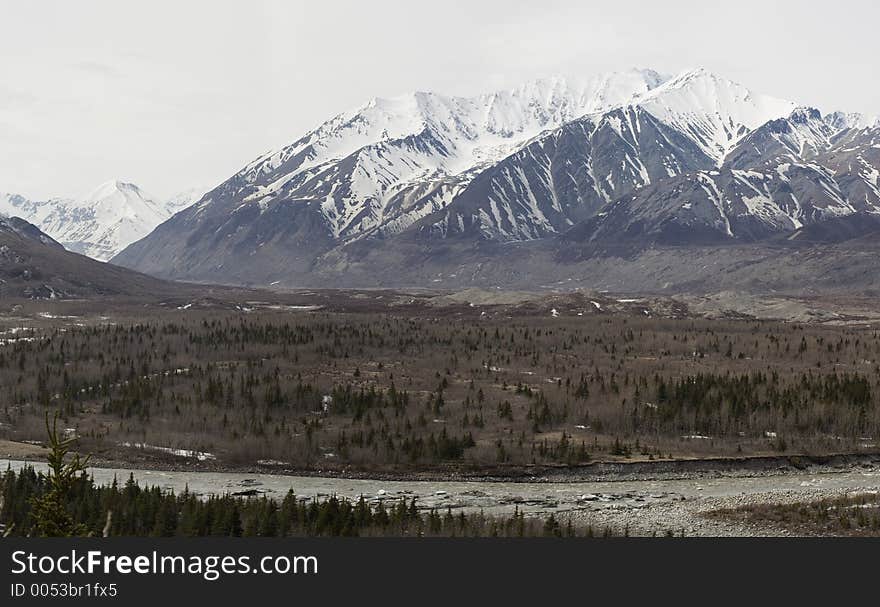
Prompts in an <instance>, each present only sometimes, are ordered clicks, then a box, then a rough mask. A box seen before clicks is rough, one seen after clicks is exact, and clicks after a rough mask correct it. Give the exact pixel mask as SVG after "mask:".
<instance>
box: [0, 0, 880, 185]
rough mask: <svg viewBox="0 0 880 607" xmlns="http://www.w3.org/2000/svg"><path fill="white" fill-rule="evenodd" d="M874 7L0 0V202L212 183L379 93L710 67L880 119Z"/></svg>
mask: <svg viewBox="0 0 880 607" xmlns="http://www.w3.org/2000/svg"><path fill="white" fill-rule="evenodd" d="M878 7H880V5H878V4H875V3H874V2H870V1H865V2H861V1H845V0H839V1H837V2H835V3H834V4H833V9H829V8H827V7H824V8H823V9H822V10H817V9H816V8H814V7H813V5H812V3H808V2H803V1H801V2H773V1H772V0H760V1H744V0H739V1H737V2H710V1H708V0H702V1H694V2H691V1H684V0H682V1H679V2H676V1H673V0H665V1H663V2H635V1H630V2H621V1H613V0H605V1H603V2H585V1H583V0H581V1H575V0H569V1H555V0H540V1H537V2H536V1H535V0H523V1H519V0H497V1H496V0H491V1H487V0H468V1H464V2H458V1H454V0H432V1H430V2H428V1H421V0H409V1H399V2H398V1H391V0H362V1H351V2H348V1H331V0H323V1H319V0H310V1H294V0H286V1H278V2H271V1H268V0H266V1H258V0H248V1H247V2H245V1H243V0H242V1H239V2H220V1H217V0H214V1H210V2H194V1H182V0H176V1H172V2H166V1H164V0H151V1H150V2H137V3H135V2H119V1H118V0H116V1H106V2H103V1H102V2H99V1H89V0H76V1H75V2H71V1H69V0H67V1H57V2H51V1H46V0H40V1H28V2H22V1H21V0H15V1H13V0H0V23H2V30H0V31H2V33H0V191H7V192H19V193H22V194H24V195H27V196H31V197H41V196H49V195H77V194H81V193H84V192H85V191H87V190H89V189H91V188H92V187H93V186H95V185H97V184H99V183H101V182H102V181H106V180H108V179H114V178H122V179H126V180H130V181H133V182H135V183H137V184H139V185H140V186H142V187H143V188H144V189H145V190H147V191H148V192H152V193H155V194H156V195H157V196H160V197H165V196H169V195H171V194H174V193H175V192H177V191H180V190H185V189H188V188H190V187H195V186H209V185H214V184H215V183H218V182H220V181H222V180H223V179H225V178H226V177H228V176H230V175H231V174H232V173H234V172H235V171H237V170H238V169H239V168H241V167H242V166H243V165H244V164H246V163H247V162H248V161H250V160H251V159H253V158H254V157H256V156H257V155H259V154H260V153H262V152H264V151H266V150H268V149H271V148H275V147H279V146H281V145H284V144H286V143H289V142H291V141H293V140H294V139H296V138H297V137H298V136H300V135H302V134H303V133H304V132H306V131H307V130H309V129H311V128H313V127H315V126H317V125H318V124H319V123H321V122H322V121H323V120H325V119H327V118H329V117H330V116H332V115H333V114H335V113H337V112H340V111H343V110H346V109H348V108H351V107H355V106H358V105H360V104H361V103H364V102H365V101H367V100H368V99H369V98H371V97H374V96H392V95H395V94H400V93H404V92H407V91H411V90H417V89H419V90H436V91H439V92H446V93H453V94H473V93H478V92H481V91H485V90H493V89H496V88H506V87H509V86H513V85H515V84H516V83H518V82H520V81H523V80H527V79H529V78H533V77H537V76H546V75H551V74H557V73H561V74H571V75H578V74H583V75H590V74H593V73H597V72H601V71H607V70H615V69H626V68H629V67H652V68H654V69H657V70H659V71H663V72H677V71H679V70H681V69H684V68H689V67H696V66H705V67H707V68H709V69H711V70H713V71H715V72H717V73H719V74H721V75H723V76H726V77H728V78H731V79H733V80H736V81H738V82H741V83H742V84H745V85H746V86H748V87H750V88H753V89H756V90H758V91H761V92H764V93H768V94H773V95H776V96H780V97H785V98H789V99H793V100H795V101H798V102H801V103H809V104H813V105H817V106H819V107H820V108H822V109H823V110H828V109H845V110H851V111H862V112H865V113H869V114H880V78H878V77H877V73H878V70H877V52H876V48H875V47H876V44H875V41H876V36H877V23H878V18H880V8H878Z"/></svg>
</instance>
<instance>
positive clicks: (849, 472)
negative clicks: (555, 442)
mask: <svg viewBox="0 0 880 607" xmlns="http://www.w3.org/2000/svg"><path fill="white" fill-rule="evenodd" d="M26 465H33V466H35V467H36V468H37V469H38V470H44V469H45V465H44V464H41V463H31V462H24V461H20V460H2V459H0V469H6V468H7V466H9V467H11V468H12V469H14V470H17V469H20V468H21V467H23V466H26ZM89 472H90V473H91V474H92V475H93V476H94V479H95V481H96V482H97V483H110V482H112V481H113V480H114V479H116V480H118V481H119V482H125V481H126V480H127V479H128V477H129V475H134V478H135V479H136V480H137V481H138V482H139V483H140V484H141V485H142V486H154V485H155V486H159V487H161V488H164V489H172V490H174V491H176V492H181V491H183V490H185V489H186V490H189V491H190V492H192V493H195V494H197V495H204V496H208V495H218V494H226V493H229V494H239V495H243V496H260V495H265V496H267V497H274V498H279V499H280V498H282V497H283V496H284V495H285V494H286V493H287V492H288V491H289V490H291V489H292V490H293V491H294V492H295V493H296V494H297V496H299V497H301V498H304V499H312V498H318V499H322V498H326V497H329V496H331V495H338V496H340V497H346V498H349V499H358V498H360V497H361V496H363V497H364V498H365V499H367V500H368V501H370V502H372V503H379V502H385V503H390V502H393V501H396V500H400V499H407V500H411V499H412V498H416V503H417V504H418V506H419V507H420V508H422V509H425V510H428V509H442V510H446V509H447V508H449V509H452V510H453V511H458V510H461V509H463V510H466V511H483V512H485V513H486V514H489V515H506V514H510V513H512V512H514V511H517V510H518V511H520V512H524V513H526V514H527V515H528V516H534V517H548V516H550V514H553V515H555V516H556V517H557V519H559V520H560V521H562V522H565V521H567V520H568V519H569V518H570V519H571V520H572V521H573V522H574V523H575V524H592V525H593V526H594V527H596V528H598V529H599V530H601V529H602V528H604V527H605V526H609V527H613V528H615V529H616V530H618V531H622V530H624V529H627V530H628V531H629V533H630V534H631V535H652V534H656V535H663V534H665V533H667V532H672V533H674V534H675V535H680V534H682V533H683V534H684V535H685V536H785V535H788V534H787V533H786V530H785V529H781V528H777V527H773V526H770V525H758V524H746V523H741V522H733V521H725V520H720V519H717V518H708V517H706V516H705V513H707V512H709V511H711V510H716V509H719V508H735V507H738V506H743V505H747V504H755V503H791V502H800V501H810V500H815V499H821V498H824V497H832V496H838V495H843V494H847V493H855V492H863V491H877V490H878V489H880V467H874V466H851V467H847V468H843V469H827V470H821V471H815V470H813V471H807V472H804V471H797V472H787V473H784V474H780V473H778V471H777V472H775V473H773V474H755V473H754V471H750V473H749V475H747V476H737V475H728V474H725V475H718V476H716V477H708V478H707V477H705V476H699V477H693V478H677V479H668V478H662V477H661V478H656V479H642V480H621V481H613V480H602V481H589V482H534V483H529V482H497V481H487V482H482V481H472V480H471V481H404V480H371V479H346V478H322V477H315V476H308V477H303V476H286V475H275V474H247V473H235V472H190V471H181V470H174V471H163V470H142V469H127V468H90V470H89Z"/></svg>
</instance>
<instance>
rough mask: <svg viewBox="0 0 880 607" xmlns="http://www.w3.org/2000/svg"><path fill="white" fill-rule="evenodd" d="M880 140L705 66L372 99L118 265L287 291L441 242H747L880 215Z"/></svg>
mask: <svg viewBox="0 0 880 607" xmlns="http://www.w3.org/2000/svg"><path fill="white" fill-rule="evenodd" d="M878 132H880V128H878V125H877V122H876V120H875V119H871V118H866V117H864V116H860V115H856V114H846V113H842V112H836V113H832V114H828V115H823V114H822V113H821V112H819V111H818V110H815V109H812V108H809V107H804V106H800V105H798V104H797V103H795V102H791V101H785V100H782V99H777V98H775V97H771V96H767V95H763V94H759V93H757V92H754V91H751V90H749V89H747V88H746V87H744V86H742V85H740V84H737V83H734V82H732V81H729V80H727V79H725V78H722V77H720V76H717V75H715V74H712V73H710V72H708V71H706V70H703V69H696V70H688V71H686V72H683V73H681V74H678V75H676V76H674V77H664V76H661V75H659V74H658V73H657V72H654V71H650V70H632V71H629V72H624V73H617V74H609V75H604V76H599V77H594V78H589V79H585V80H583V81H578V80H576V79H564V78H550V79H544V80H537V81H534V82H530V83H527V84H524V85H522V86H519V87H516V88H514V89H512V90H509V91H502V92H496V93H490V94H485V95H479V96H476V97H471V98H460V97H448V96H443V95H439V94H435V93H413V94H410V95H404V96H401V97H396V98H392V99H373V100H371V101H370V102H368V103H367V104H365V105H363V106H361V107H359V108H357V109H355V110H352V111H351V112H346V113H343V114H340V115H338V116H336V117H334V118H332V119H330V120H328V121H327V122H326V123H324V124H323V125H321V126H320V127H318V128H317V129H315V130H314V131H312V132H310V133H308V134H306V135H305V136H303V137H302V138H300V139H299V140H297V141H296V142H294V143H292V144H290V145H289V146H286V147H284V148H282V149H280V150H278V151H275V152H271V153H268V154H265V155H263V156H261V157H259V158H257V159H256V160H254V161H253V162H251V163H249V164H248V165H247V166H245V167H244V168H243V169H242V170H241V171H240V172H238V173H237V174H235V175H233V176H232V177H230V178H229V179H228V180H227V181H225V182H224V183H222V184H221V185H219V186H218V187H216V188H215V189H213V190H211V191H210V192H208V193H207V194H206V195H205V196H204V197H202V198H201V200H199V201H198V202H197V203H196V204H194V205H192V206H191V207H189V208H187V209H185V210H183V211H181V212H179V213H177V214H176V215H175V216H174V217H173V218H172V219H170V220H168V221H167V222H165V223H163V224H162V225H160V226H159V227H158V228H157V229H156V230H154V231H153V233H151V234H150V235H149V236H148V237H147V238H145V239H144V240H142V241H140V242H137V243H135V244H133V245H131V246H129V247H128V248H127V249H126V250H125V251H123V252H122V253H121V254H120V255H118V256H117V257H116V258H115V259H114V262H115V263H120V264H122V265H127V266H129V267H133V268H135V269H139V270H142V271H146V272H151V273H155V274H157V275H160V276H167V277H174V278H186V279H195V280H212V281H222V282H249V283H256V284H260V283H262V284H268V283H270V282H275V281H277V280H281V281H282V282H283V283H285V284H297V281H298V280H300V279H301V278H302V277H309V276H316V275H318V276H320V275H322V274H323V273H326V272H328V271H332V272H335V273H345V272H348V271H350V270H351V269H352V268H357V269H358V271H361V269H362V268H363V267H364V264H365V263H366V262H364V261H363V258H364V256H365V255H367V256H370V257H378V258H381V257H382V255H383V254H384V255H388V256H392V257H394V258H395V259H397V260H399V259H400V256H401V255H403V253H401V250H403V249H404V248H406V250H407V251H409V252H408V253H406V255H410V254H413V255H415V257H414V258H413V259H412V260H411V261H412V263H413V264H415V265H416V266H418V265H419V264H422V263H424V262H426V260H430V261H431V262H432V263H434V262H435V261H436V260H437V259H438V256H439V255H440V254H439V253H438V251H440V250H443V249H442V248H443V247H446V246H452V245H451V244H450V243H456V245H455V246H459V245H464V246H477V245H479V244H480V243H486V242H490V243H509V242H523V241H534V240H539V239H551V238H561V235H563V234H566V236H565V238H562V240H561V241H560V242H561V243H562V246H566V245H565V243H570V242H572V238H578V239H580V240H581V241H587V242H602V241H608V242H613V241H615V240H616V239H625V238H626V237H627V236H632V238H633V239H635V238H642V239H643V240H644V242H645V243H648V244H650V243H666V242H674V243H677V244H682V243H683V244H687V243H688V242H691V241H693V242H701V243H705V242H713V241H714V242H728V241H736V240H747V241H752V240H755V239H760V238H766V237H771V236H773V235H775V234H788V233H794V232H795V231H797V230H801V229H803V228H805V227H807V226H810V225H812V224H815V223H820V222H823V221H826V220H829V219H832V218H839V217H842V216H851V215H858V214H860V213H868V214H875V213H877V212H878V205H877V204H876V203H875V202H874V201H875V199H876V197H877V178H876V174H877V173H876V171H877V168H878V166H880V158H877V151H878V150H877V148H875V147H874V145H875V144H874V143H873V142H874V141H875V140H876V137H877V133H878ZM468 243H469V244H468ZM412 251H415V253H411V252H412ZM448 263H450V264H454V263H455V260H452V259H450V260H449V261H448ZM405 265H406V264H404V266H405ZM375 271H376V272H378V273H381V272H382V269H381V268H379V267H377V268H376V269H375ZM383 278H385V277H383ZM397 278H399V279H401V280H404V278H403V277H397Z"/></svg>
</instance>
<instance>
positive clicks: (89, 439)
mask: <svg viewBox="0 0 880 607" xmlns="http://www.w3.org/2000/svg"><path fill="white" fill-rule="evenodd" d="M0 332H2V335H0V341H2V345H0V394H3V402H2V408H0V439H7V440H12V441H17V442H21V441H41V440H43V439H44V436H45V429H44V418H45V415H46V413H47V412H55V411H60V413H61V424H62V425H63V426H64V428H65V430H66V432H67V433H68V435H71V436H77V437H79V442H78V449H79V450H81V451H83V452H87V453H91V454H93V455H94V456H95V457H96V458H98V459H99V460H100V459H103V460H106V461H126V462H139V463H145V464H150V463H162V462H179V463H187V464H188V465H192V466H202V467H217V468H224V467H228V468H230V469H233V468H239V469H240V468H247V467H251V468H252V467H259V466H262V467H267V468H277V469H283V470H299V471H306V470H313V471H330V470H339V471H345V470H347V471H352V470H364V471H378V470H385V471H398V472H400V471H407V470H409V471H412V470H421V469H433V468H438V467H442V468H444V469H448V468H450V467H451V468H468V469H472V470H480V469H487V468H488V467H492V468H493V469H494V470H497V469H503V468H504V467H514V466H528V465H532V464H536V465H577V464H584V463H589V462H594V461H598V460H611V461H618V460H619V461H635V460H662V459H669V458H682V457H715V456H746V455H755V454H763V455H767V454H788V455H794V454H827V453H853V452H865V451H871V450H876V448H875V444H876V442H877V438H878V435H880V362H878V361H880V333H878V331H877V330H876V329H874V328H871V327H866V326H822V325H811V324H796V323H782V322H770V321H754V320H706V319H700V318H684V319H671V318H656V317H647V316H643V315H642V316H640V315H627V314H607V315H603V314H592V315H584V316H577V317H560V318H553V317H550V318H548V317H536V316H507V317H505V316H498V315H495V316H477V315H475V314H474V315H471V316H469V317H460V318H459V317H455V316H448V315H447V316H440V315H438V316H431V315H427V314H418V315H407V314H395V313H393V312H381V311H380V312H376V313H356V314H355V313H332V312H325V311H295V312H284V311H265V310H264V311H253V312H241V311H204V310H169V311H163V312H156V311H152V312H150V313H145V314H143V315H142V316H139V317H133V316H131V315H129V316H125V317H120V318H103V319H101V320H100V321H89V322H72V321H70V320H63V319H57V320H49V321H44V322H42V323H39V324H36V323H35V324H34V326H24V325H23V324H22V323H18V324H17V325H12V324H9V323H7V324H6V326H3V327H0Z"/></svg>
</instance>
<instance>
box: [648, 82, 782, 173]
mask: <svg viewBox="0 0 880 607" xmlns="http://www.w3.org/2000/svg"><path fill="white" fill-rule="evenodd" d="M637 103H638V104H639V105H640V106H641V107H643V108H645V109H646V110H648V111H649V112H651V113H652V114H653V115H654V116H656V117H657V118H659V119H660V120H662V121H663V122H665V123H666V124H668V125H669V126H672V127H674V128H676V129H678V130H680V131H681V132H682V133H685V134H686V135H687V136H688V137H690V138H691V139H692V140H693V141H694V142H695V143H697V145H699V146H700V148H701V149H702V150H703V151H704V152H705V153H706V154H707V155H709V156H710V157H712V158H714V159H715V160H716V162H717V164H719V165H720V164H721V163H722V162H723V161H724V158H725V157H726V156H727V153H728V152H729V151H730V149H731V148H732V147H733V146H734V145H735V144H736V143H737V142H738V141H739V140H740V139H741V138H742V137H743V136H744V135H746V134H747V133H749V132H750V131H751V130H753V129H755V128H757V127H759V126H761V125H762V124H765V123H766V122H768V121H770V120H773V119H776V118H782V117H784V116H788V115H789V114H791V112H792V111H794V109H795V108H796V107H797V106H796V104H795V103H793V102H791V101H785V100H782V99H777V98H775V97H770V96H767V95H760V94H756V93H754V92H752V91H750V90H749V89H747V88H745V87H744V86H742V85H740V84H737V83H735V82H732V81H730V80H727V79H725V78H720V77H718V76H716V75H715V74H712V73H711V72H708V71H706V70H705V69H702V68H700V69H695V70H689V71H686V72H684V73H682V74H679V75H678V76H676V77H675V78H673V79H671V80H669V81H667V82H665V83H663V84H662V85H661V86H659V87H657V88H656V89H654V90H652V91H650V92H649V93H647V94H645V95H644V96H642V98H641V99H639V100H638V101H637Z"/></svg>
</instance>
